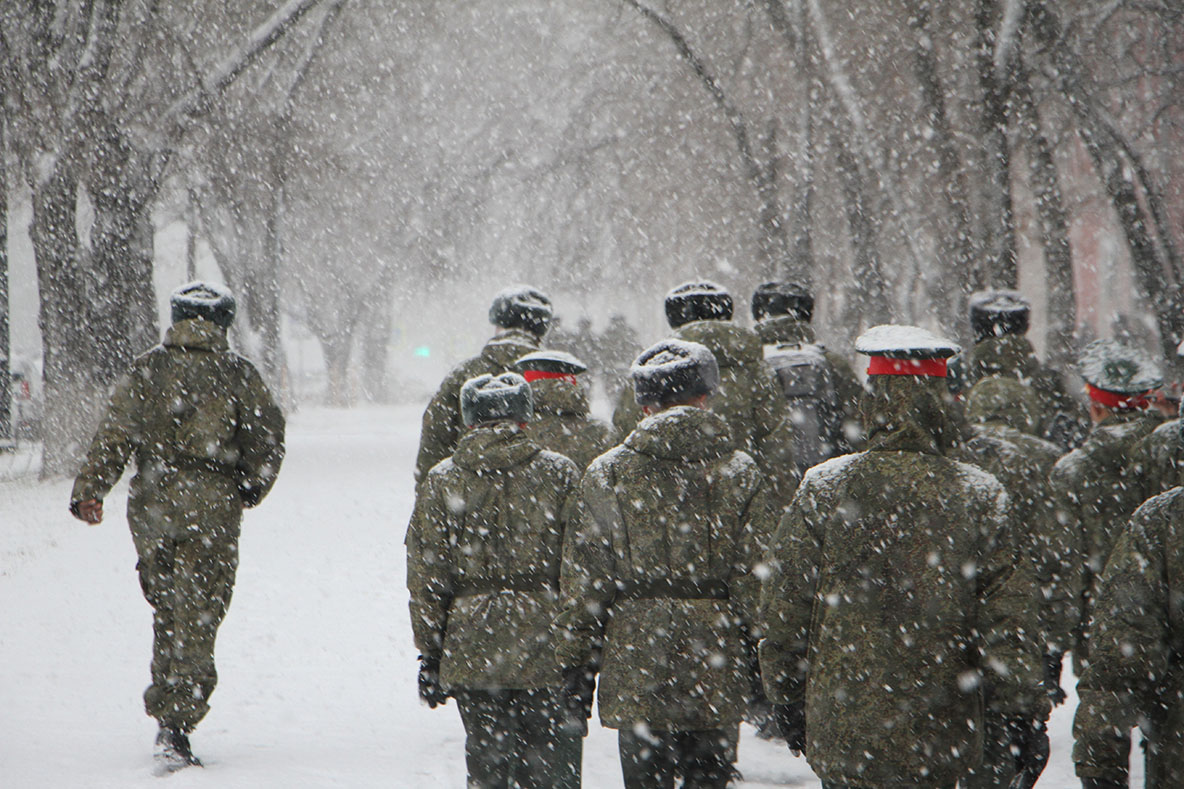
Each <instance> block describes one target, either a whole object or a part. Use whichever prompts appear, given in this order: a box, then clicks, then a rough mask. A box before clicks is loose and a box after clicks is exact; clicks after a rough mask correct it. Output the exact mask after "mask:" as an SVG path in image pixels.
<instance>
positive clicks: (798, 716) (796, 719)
mask: <svg viewBox="0 0 1184 789" xmlns="http://www.w3.org/2000/svg"><path fill="white" fill-rule="evenodd" d="M773 720H774V721H776V722H777V728H778V729H780V730H781V736H782V737H784V738H785V744H786V745H788V746H789V750H791V751H792V752H793V755H794V756H800V755H801V754H802V751H804V750H806V708H805V707H804V706H803V705H801V704H774V705H773Z"/></svg>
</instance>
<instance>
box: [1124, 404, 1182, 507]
mask: <svg viewBox="0 0 1184 789" xmlns="http://www.w3.org/2000/svg"><path fill="white" fill-rule="evenodd" d="M1182 431H1184V421H1181V420H1180V419H1173V420H1171V421H1168V422H1164V423H1163V424H1162V425H1160V426H1159V427H1157V428H1155V430H1153V431H1152V432H1151V434H1150V435H1147V436H1144V437H1143V438H1142V439H1141V440H1140V441H1139V443H1137V444H1135V448H1134V449H1132V450H1131V454H1130V461H1129V462H1128V463H1127V469H1126V471H1125V473H1124V476H1125V477H1126V478H1127V479H1128V480H1129V482H1130V503H1131V504H1135V505H1138V504H1142V503H1143V502H1144V501H1146V500H1147V499H1149V498H1151V497H1152V496H1158V495H1159V494H1160V493H1165V492H1167V491H1168V490H1170V489H1172V488H1174V487H1176V486H1177V485H1184V435H1181V433H1182Z"/></svg>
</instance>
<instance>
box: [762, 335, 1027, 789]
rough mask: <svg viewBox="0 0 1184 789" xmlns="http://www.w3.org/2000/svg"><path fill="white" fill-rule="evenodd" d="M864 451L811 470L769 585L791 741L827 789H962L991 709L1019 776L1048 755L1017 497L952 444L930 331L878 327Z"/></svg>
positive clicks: (767, 608)
mask: <svg viewBox="0 0 1184 789" xmlns="http://www.w3.org/2000/svg"><path fill="white" fill-rule="evenodd" d="M855 347H856V350H858V351H859V352H860V353H865V354H868V355H869V356H870V357H871V360H870V363H869V366H868V375H869V388H870V392H869V396H868V397H867V398H866V399H865V411H864V427H865V429H866V430H867V435H868V448H867V450H866V451H864V452H860V453H857V454H854V455H846V456H844V457H840V458H834V459H832V460H828V461H826V462H825V463H822V464H821V465H819V466H815V467H814V468H813V469H811V470H810V471H808V472H807V473H806V476H805V478H804V479H803V480H802V484H801V486H800V487H799V488H798V491H797V494H796V495H795V496H794V500H793V503H792V504H791V505H790V507H789V509H788V510H787V512H786V513H785V515H784V517H783V518H782V520H781V523H780V525H779V526H778V528H777V532H776V535H775V537H774V541H773V546H772V548H771V550H770V552H769V560H768V566H769V574H768V575H767V577H766V579H765V582H764V585H763V588H762V593H761V622H762V625H763V626H764V638H763V640H762V642H761V648H760V666H761V674H762V677H763V678H764V683H765V689H766V691H767V692H768V695H769V698H770V699H771V700H772V701H773V702H774V703H775V704H777V705H779V706H778V707H777V708H776V711H777V714H778V718H779V720H780V721H781V724H782V731H783V733H784V734H785V736H786V740H787V742H788V743H789V745H790V748H791V749H793V750H794V751H795V752H800V751H803V750H804V751H805V753H806V757H807V759H808V760H809V762H810V766H811V767H812V768H813V769H814V772H815V773H816V774H817V775H818V776H819V777H820V778H821V779H822V784H823V786H824V787H827V789H838V788H839V787H882V786H906V785H907V786H922V787H953V786H954V785H955V784H956V783H957V782H958V781H959V780H962V779H964V778H965V776H966V774H967V772H968V771H969V770H970V769H972V768H973V767H975V766H977V765H978V764H979V763H980V762H981V759H982V746H981V738H982V734H981V732H982V728H983V710H984V707H985V708H987V709H990V710H992V711H993V712H994V713H995V714H998V715H1001V716H1004V717H1005V718H1006V719H1007V720H1008V726H1007V729H1008V732H1009V735H1010V736H1009V742H1010V744H1011V745H1012V746H1013V747H1014V748H1015V749H1016V750H1015V753H1016V760H1017V768H1019V769H1021V770H1022V769H1025V768H1026V767H1027V765H1028V764H1030V763H1032V762H1033V761H1038V760H1039V755H1040V752H1041V750H1042V749H1046V748H1047V736H1046V735H1045V734H1044V732H1043V729H1042V726H1041V724H1040V721H1042V720H1044V718H1045V716H1046V715H1047V714H1048V709H1049V704H1048V698H1047V696H1046V694H1045V693H1044V692H1043V690H1042V687H1041V673H1042V672H1041V661H1040V648H1039V645H1038V644H1037V643H1036V642H1035V641H1034V640H1031V639H1029V638H1028V637H1026V635H1025V633H1026V629H1027V625H1028V621H1029V620H1028V617H1029V614H1028V610H1029V609H1030V608H1031V607H1032V605H1033V604H1034V600H1033V599H1032V596H1031V586H1030V583H1029V582H1027V581H1026V580H1025V579H1023V578H1021V577H1019V576H1017V575H1016V573H1015V570H1016V567H1017V565H1018V561H1017V545H1016V540H1015V535H1014V534H1013V533H1012V523H1011V520H1010V516H1009V513H1008V500H1007V494H1006V493H1005V492H1004V490H1003V487H1002V485H1000V483H999V482H998V481H997V480H996V479H995V478H994V477H992V476H991V475H990V474H988V473H986V472H985V471H982V470H981V469H979V468H976V467H974V466H971V465H968V464H965V463H960V462H957V461H955V460H953V459H951V458H950V457H947V453H948V452H949V449H950V447H951V445H952V443H953V440H954V438H955V436H954V425H953V424H952V423H951V421H950V417H949V415H948V413H947V411H946V405H945V399H946V398H947V397H948V393H947V392H946V389H945V381H944V374H945V370H946V359H947V358H948V357H950V356H952V355H953V354H954V353H956V352H957V350H958V349H957V346H955V345H954V344H952V343H950V342H949V341H947V340H945V339H942V338H940V337H937V336H935V335H933V334H932V333H930V332H928V331H925V330H924V329H920V328H916V327H902V326H878V327H875V328H873V329H870V330H869V331H868V332H866V333H865V334H864V335H863V336H862V337H860V338H859V340H858V341H857V342H856V346H855Z"/></svg>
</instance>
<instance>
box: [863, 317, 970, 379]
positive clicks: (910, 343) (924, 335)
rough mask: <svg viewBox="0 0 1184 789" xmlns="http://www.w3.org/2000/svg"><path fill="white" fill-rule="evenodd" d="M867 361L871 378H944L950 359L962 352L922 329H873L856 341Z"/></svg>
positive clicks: (880, 327) (952, 344)
mask: <svg viewBox="0 0 1184 789" xmlns="http://www.w3.org/2000/svg"><path fill="white" fill-rule="evenodd" d="M855 350H856V351H858V352H859V353H862V354H866V355H867V356H868V357H870V358H869V359H868V366H867V374H868V375H916V376H927V377H931V378H945V377H946V366H947V364H948V360H949V358H950V357H951V356H954V355H956V354H957V353H958V352H959V351H960V350H961V348H959V347H958V345H957V343H954V342H951V341H949V340H947V339H946V338H944V337H940V336H938V335H936V334H934V333H933V332H931V331H929V330H928V329H922V328H921V327H920V326H896V325H883V326H873V327H872V328H870V329H868V330H867V331H865V332H864V333H863V334H861V335H860V336H859V339H857V340H856V341H855Z"/></svg>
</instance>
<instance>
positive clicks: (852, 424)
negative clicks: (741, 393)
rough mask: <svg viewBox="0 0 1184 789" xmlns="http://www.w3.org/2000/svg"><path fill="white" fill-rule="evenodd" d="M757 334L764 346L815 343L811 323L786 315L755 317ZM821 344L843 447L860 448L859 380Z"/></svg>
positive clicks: (850, 369)
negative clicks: (828, 366)
mask: <svg viewBox="0 0 1184 789" xmlns="http://www.w3.org/2000/svg"><path fill="white" fill-rule="evenodd" d="M753 330H754V331H755V332H756V335H757V337H759V338H760V340H761V342H762V343H764V344H765V346H766V352H767V351H768V348H769V347H775V346H778V345H812V344H817V340H816V339H815V335H814V327H813V326H811V325H810V324H809V323H806V322H805V321H800V320H795V319H794V318H792V317H791V316H789V315H780V316H777V317H775V318H765V319H764V320H759V321H757V322H756V324H755V325H754V326H753ZM820 347H822V350H823V355H824V356H826V361H827V362H829V363H830V368H831V373H832V376H833V377H832V381H833V383H834V387H835V396H836V397H837V399H838V402H839V406H840V408H841V409H842V416H841V418H842V424H843V432H844V437H845V438H847V446H845V447H844V450H845V451H852V450H856V449H862V448H863V446H862V443H863V439H862V433H863V426H862V425H861V424H860V422H859V407H860V403H861V402H862V401H863V384H861V383H860V382H859V378H858V377H857V376H856V375H855V371H854V370H853V369H852V368H851V365H850V364H849V363H848V362H847V360H846V359H844V358H843V357H842V356H839V355H838V354H837V353H835V352H834V351H831V350H830V349H828V348H826V347H824V346H820Z"/></svg>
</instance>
